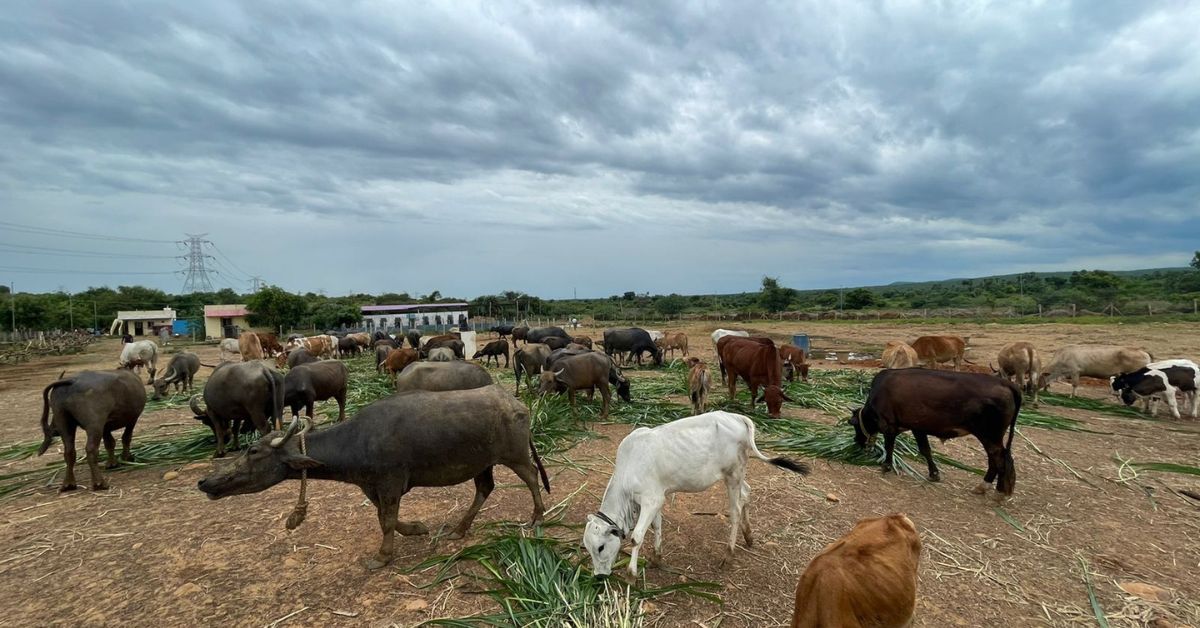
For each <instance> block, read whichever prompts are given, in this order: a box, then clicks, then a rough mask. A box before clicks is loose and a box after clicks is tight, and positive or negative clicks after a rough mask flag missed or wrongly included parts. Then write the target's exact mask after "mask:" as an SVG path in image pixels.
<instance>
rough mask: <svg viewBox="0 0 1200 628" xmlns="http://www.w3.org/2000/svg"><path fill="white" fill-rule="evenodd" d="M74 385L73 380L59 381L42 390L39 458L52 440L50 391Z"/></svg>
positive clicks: (48, 447)
mask: <svg viewBox="0 0 1200 628" xmlns="http://www.w3.org/2000/svg"><path fill="white" fill-rule="evenodd" d="M74 383H75V379H74V378H72V379H60V380H58V381H55V382H51V384H50V385H49V386H47V387H45V388H44V389H42V435H43V436H44V438H43V439H42V446H41V447H38V452H37V455H39V456H40V455H42V454H44V453H46V450H47V449H50V441H51V440H53V439H54V432H52V431H50V391H52V390H54V389H55V388H58V387H59V386H70V385H71V384H74Z"/></svg>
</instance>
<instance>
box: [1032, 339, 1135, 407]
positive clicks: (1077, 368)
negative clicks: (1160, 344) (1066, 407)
mask: <svg viewBox="0 0 1200 628" xmlns="http://www.w3.org/2000/svg"><path fill="white" fill-rule="evenodd" d="M1153 359H1154V358H1152V357H1151V356H1150V354H1149V353H1146V352H1145V351H1143V350H1141V349H1138V348H1136V347H1118V346H1115V345H1067V346H1065V347H1063V348H1061V349H1059V350H1058V351H1055V352H1054V356H1053V357H1051V358H1050V364H1049V366H1047V367H1046V370H1044V371H1042V373H1041V375H1040V376H1039V377H1038V388H1041V389H1042V390H1046V389H1047V388H1049V387H1050V383H1051V382H1054V381H1056V380H1059V379H1063V378H1070V379H1071V396H1072V397H1074V396H1075V392H1076V391H1077V390H1078V389H1079V378H1080V377H1099V378H1103V379H1107V378H1109V377H1112V376H1114V375H1120V374H1121V373H1132V372H1134V371H1136V370H1138V369H1140V368H1142V367H1143V366H1146V365H1147V364H1149V363H1150V361H1151V360H1153Z"/></svg>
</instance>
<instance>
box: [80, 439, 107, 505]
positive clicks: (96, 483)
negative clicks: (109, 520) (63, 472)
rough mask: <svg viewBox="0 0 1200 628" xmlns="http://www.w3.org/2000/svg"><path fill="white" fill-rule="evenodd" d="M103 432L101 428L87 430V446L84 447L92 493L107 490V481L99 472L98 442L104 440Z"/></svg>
mask: <svg viewBox="0 0 1200 628" xmlns="http://www.w3.org/2000/svg"><path fill="white" fill-rule="evenodd" d="M103 430H104V428H103V427H100V428H93V429H89V430H87V444H86V445H84V451H85V452H86V453H87V463H88V468H89V469H91V471H92V490H93V491H103V490H106V489H107V488H108V481H107V480H105V479H104V473H103V472H101V471H100V441H101V440H103V439H104V436H103Z"/></svg>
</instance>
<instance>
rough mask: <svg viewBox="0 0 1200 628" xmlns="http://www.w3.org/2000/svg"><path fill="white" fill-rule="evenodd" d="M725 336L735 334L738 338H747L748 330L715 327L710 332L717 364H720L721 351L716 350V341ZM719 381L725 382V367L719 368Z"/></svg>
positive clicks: (748, 335)
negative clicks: (715, 328)
mask: <svg viewBox="0 0 1200 628" xmlns="http://www.w3.org/2000/svg"><path fill="white" fill-rule="evenodd" d="M725 336H737V337H739V338H749V337H750V332H747V331H740V330H734V329H717V330H715V331H713V333H712V341H713V353H716V354H717V366H718V367H720V366H721V352H720V351H718V350H717V343H718V342H720V341H721V339H722V338H724V337H725ZM720 371H721V383H722V384H724V383H725V369H724V368H721V369H720Z"/></svg>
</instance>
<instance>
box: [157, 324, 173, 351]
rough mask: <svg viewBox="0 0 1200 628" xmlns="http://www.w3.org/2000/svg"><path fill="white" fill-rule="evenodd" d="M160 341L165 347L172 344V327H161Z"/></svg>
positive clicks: (159, 330)
mask: <svg viewBox="0 0 1200 628" xmlns="http://www.w3.org/2000/svg"><path fill="white" fill-rule="evenodd" d="M158 339H159V340H161V341H162V344H163V346H164V347H165V346H166V345H169V344H171V328H170V327H159V328H158Z"/></svg>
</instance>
